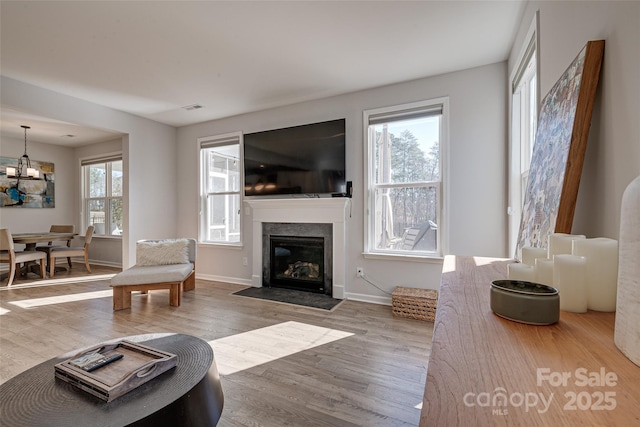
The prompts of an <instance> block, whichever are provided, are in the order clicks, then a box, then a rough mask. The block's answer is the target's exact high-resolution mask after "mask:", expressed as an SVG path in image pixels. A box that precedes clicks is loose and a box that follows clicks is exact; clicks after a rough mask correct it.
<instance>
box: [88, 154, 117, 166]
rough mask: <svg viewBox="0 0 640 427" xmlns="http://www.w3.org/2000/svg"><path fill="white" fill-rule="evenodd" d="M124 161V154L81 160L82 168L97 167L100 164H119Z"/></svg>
mask: <svg viewBox="0 0 640 427" xmlns="http://www.w3.org/2000/svg"><path fill="white" fill-rule="evenodd" d="M118 160H122V153H118V154H109V155H106V156H100V157H92V158H90V159H83V160H80V166H89V165H97V164H98V163H107V162H117V161H118Z"/></svg>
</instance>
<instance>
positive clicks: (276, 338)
mask: <svg viewBox="0 0 640 427" xmlns="http://www.w3.org/2000/svg"><path fill="white" fill-rule="evenodd" d="M92 270H93V274H91V275H90V276H86V270H85V269H84V266H83V265H82V264H75V265H74V268H73V269H72V271H71V273H58V274H56V277H55V279H56V281H57V282H62V283H61V284H55V285H51V286H36V285H37V284H38V281H37V280H34V281H25V280H24V279H23V280H18V281H17V282H14V285H15V286H17V287H16V288H13V287H12V288H11V289H6V286H3V287H1V288H0V289H1V290H0V382H5V381H7V380H8V379H9V378H11V377H13V376H15V375H17V374H19V373H20V372H22V371H24V370H26V369H29V368H30V367H32V366H34V365H37V364H39V363H40V362H43V361H45V360H48V359H50V358H52V357H55V356H57V355H60V354H63V353H67V352H69V351H71V350H74V349H77V348H82V347H85V346H89V345H92V344H96V343H99V342H101V341H105V340H108V339H113V338H118V337H124V336H128V335H137V334H144V333H152V332H176V333H185V334H190V335H194V336H197V337H199V338H202V339H204V340H206V341H208V342H209V343H210V344H211V345H212V347H213V349H214V353H215V354H216V360H217V364H218V367H219V369H220V371H221V382H222V388H223V392H224V397H225V405H224V411H223V414H222V419H221V420H220V423H219V424H218V425H219V426H273V427H281V426H305V427H307V426H341V427H342V426H367V427H373V426H385V427H386V426H417V425H418V423H419V419H420V406H419V405H420V404H421V402H422V397H423V393H424V385H425V379H426V370H427V362H428V358H429V351H430V347H431V336H432V331H433V324H432V323H429V322H423V321H419V320H412V319H404V318H397V317H393V316H392V314H391V307H388V306H380V305H375V304H367V303H361V302H355V301H344V302H342V303H341V304H340V305H339V306H338V307H337V308H336V309H334V311H332V312H327V311H324V310H318V309H310V308H304V307H300V306H291V305H286V304H280V303H275V302H268V301H262V300H257V299H252V298H246V297H240V296H235V295H231V293H233V292H235V291H237V290H240V289H242V288H244V287H243V286H240V285H233V284H228V283H219V282H211V281H204V280H199V279H198V280H196V289H195V291H192V292H186V293H184V295H183V299H182V305H181V306H180V307H170V306H169V296H168V291H152V292H151V293H150V295H146V296H144V295H140V294H134V295H133V298H132V299H133V301H132V308H131V309H130V310H122V311H118V312H114V311H113V310H112V298H111V288H110V287H109V278H108V276H106V277H105V276H104V275H109V274H113V273H114V272H116V271H117V270H116V269H111V268H106V267H100V266H92ZM96 278H97V279H96ZM65 280H66V281H70V282H69V283H64V281H65ZM5 283H6V282H5ZM40 283H43V282H40ZM296 336H298V337H300V339H296ZM316 344H319V345H316ZM289 347H291V348H289ZM286 349H288V350H286ZM285 350H286V351H285ZM234 351H235V352H236V353H235V354H234ZM247 354H249V356H247ZM263 355H264V356H266V359H265V360H264V361H261V356H263ZM247 358H248V359H249V361H251V360H254V359H255V362H254V363H260V364H257V365H253V366H252V365H251V364H249V365H242V366H239V365H240V362H239V361H240V359H242V360H245V359H247ZM234 367H235V368H234ZM52 374H53V373H52Z"/></svg>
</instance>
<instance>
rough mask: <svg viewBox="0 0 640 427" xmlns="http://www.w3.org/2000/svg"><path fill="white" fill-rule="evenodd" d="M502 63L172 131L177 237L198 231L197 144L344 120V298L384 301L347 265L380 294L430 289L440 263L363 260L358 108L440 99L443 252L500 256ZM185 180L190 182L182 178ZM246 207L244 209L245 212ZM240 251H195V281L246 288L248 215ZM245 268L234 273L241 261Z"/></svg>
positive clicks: (503, 170)
mask: <svg viewBox="0 0 640 427" xmlns="http://www.w3.org/2000/svg"><path fill="white" fill-rule="evenodd" d="M506 78H507V75H506V63H498V64H493V65H488V66H484V67H479V68H474V69H471V70H465V71H461V72H456V73H451V74H446V75H441V76H436V77H431V78H425V79H420V80H416V81H412V82H407V83H402V84H396V85H391V86H385V87H381V88H376V89H371V90H366V91H362V92H357V93H352V94H347V95H342V96H336V97H332V98H327V99H322V100H317V101H311V102H305V103H301V104H297V105H291V106H287V107H282V108H275V109H270V110H265V111H259V112H255V113H250V114H245V115H241V116H236V117H230V118H226V119H222V120H215V121H210V122H206V123H201V124H197V125H192V126H186V127H183V128H180V129H178V147H179V149H178V159H177V162H178V163H177V168H178V170H180V171H182V172H183V173H181V174H179V175H178V177H177V178H178V188H179V189H180V193H179V194H178V205H179V206H180V210H179V212H178V230H177V231H178V235H181V236H189V237H195V236H197V232H198V192H197V191H198V176H197V173H196V171H197V170H198V150H197V142H196V140H197V138H199V137H204V136H211V135H217V134H223V133H227V132H233V131H243V132H245V133H247V132H255V131H260V130H266V129H273V128H280V127H287V126H295V125H299V124H305V123H311V122H318V121H323V120H330V119H335V118H342V117H345V118H346V126H347V128H346V134H347V148H346V155H347V180H350V181H353V186H354V196H353V199H352V201H351V202H352V209H351V217H350V218H348V221H347V226H346V227H347V235H348V237H347V240H348V247H347V250H346V263H347V265H348V266H349V267H348V270H347V288H346V293H347V296H348V297H349V298H353V299H361V300H367V301H373V302H389V301H390V297H389V296H388V295H385V294H383V293H381V292H380V291H378V290H376V289H375V288H373V287H372V286H371V285H369V284H367V283H366V282H364V281H363V280H362V279H359V278H356V276H355V268H356V266H361V267H364V269H365V272H366V274H367V276H368V277H369V278H370V279H371V280H372V281H374V282H375V283H377V284H379V285H380V287H382V288H384V289H386V290H387V291H388V292H391V291H393V289H394V287H395V286H397V285H405V286H412V287H419V288H430V289H437V288H438V287H439V284H440V272H441V262H440V261H435V262H434V261H420V262H411V261H406V260H397V259H394V258H391V257H387V258H385V259H380V258H365V257H364V256H363V250H364V248H363V241H364V238H363V233H364V213H363V204H364V198H363V192H364V185H365V183H364V181H363V174H364V172H363V167H364V166H363V150H364V141H363V134H362V130H363V124H362V120H363V119H362V112H363V110H365V109H372V108H377V107H384V106H389V105H396V104H402V103H407V102H413V101H419V100H424V99H430V98H437V97H442V96H448V97H449V101H450V104H449V105H450V123H449V132H450V146H449V154H448V156H449V165H448V178H449V179H448V185H447V187H448V188H447V190H446V192H447V197H448V216H447V218H448V229H449V241H448V245H447V247H448V248H449V249H448V251H449V253H456V254H472V255H484V256H507V254H506V196H505V191H506V185H505V176H506V168H505V164H506V150H505V147H506V116H507V114H506V100H507V94H506V87H505V84H504V82H505V81H506ZM186 171H189V173H184V172H186ZM245 206H246V204H245ZM243 218H244V221H243V226H244V230H243V232H244V247H243V248H242V249H231V248H221V247H218V246H205V245H201V246H200V248H199V252H198V273H199V276H200V277H207V278H212V279H218V280H227V281H231V282H236V283H246V284H250V283H251V264H252V262H251V257H252V246H251V242H252V235H251V223H252V217H251V215H243ZM243 257H246V258H247V259H248V265H247V266H243V263H242V258H243Z"/></svg>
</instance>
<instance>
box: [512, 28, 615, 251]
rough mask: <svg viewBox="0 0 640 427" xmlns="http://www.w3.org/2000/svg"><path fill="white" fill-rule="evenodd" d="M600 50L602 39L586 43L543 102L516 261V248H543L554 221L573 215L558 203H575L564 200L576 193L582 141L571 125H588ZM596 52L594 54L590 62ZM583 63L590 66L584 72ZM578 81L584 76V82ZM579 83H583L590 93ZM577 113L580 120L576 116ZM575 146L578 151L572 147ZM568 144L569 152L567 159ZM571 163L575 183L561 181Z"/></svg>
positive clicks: (578, 131) (566, 222) (582, 154)
mask: <svg viewBox="0 0 640 427" xmlns="http://www.w3.org/2000/svg"><path fill="white" fill-rule="evenodd" d="M594 47H595V48H594ZM603 50H604V41H595V42H589V43H588V44H587V46H585V48H583V49H582V50H581V51H580V53H579V54H578V56H577V57H576V58H575V59H574V61H573V62H572V63H571V64H570V65H569V67H568V68H567V70H566V71H565V72H564V74H563V75H562V76H561V77H560V79H559V80H558V81H557V82H556V84H555V85H554V86H553V87H552V88H551V90H549V93H548V94H547V95H546V96H545V98H544V99H543V100H542V103H541V107H540V113H539V119H538V129H537V132H536V140H535V145H534V148H533V155H532V158H531V166H530V169H529V178H528V182H527V189H526V192H525V195H524V204H523V209H522V219H521V222H520V230H519V235H518V242H517V249H516V254H515V258H516V259H520V251H521V249H522V247H524V246H530V247H539V248H546V247H547V239H548V236H549V234H550V233H554V232H558V230H557V229H556V225H557V224H558V223H559V219H561V220H562V221H560V223H562V224H571V222H572V218H565V217H566V216H567V215H569V214H570V215H571V216H573V211H569V210H564V209H563V211H560V209H559V208H560V207H561V206H562V203H563V202H564V204H565V205H571V204H572V203H573V204H574V205H575V201H567V200H565V199H567V198H568V197H576V196H577V185H578V184H579V174H580V171H581V169H582V161H583V158H584V146H585V144H586V135H583V134H582V133H581V130H582V129H578V130H576V125H577V124H582V123H585V121H586V123H587V126H589V124H590V121H591V112H592V106H593V97H594V95H595V93H591V92H594V91H595V86H594V85H597V82H598V78H599V72H600V65H601V61H602V52H603ZM588 53H590V56H588ZM597 55H599V58H595V60H594V57H595V56H597ZM585 63H588V64H590V67H589V68H588V70H587V73H586V75H585ZM583 79H586V84H584V81H583ZM583 86H587V88H586V89H588V90H589V93H586V89H585V88H584V87H583ZM578 115H579V117H578V118H579V120H577V119H576V117H577V116H578ZM577 127H580V126H577ZM587 133H588V132H587ZM576 139H579V140H576ZM574 146H575V147H578V146H580V147H582V149H581V150H575V147H574ZM572 147H573V152H574V154H571V156H572V158H571V160H569V156H570V153H572ZM572 163H573V164H572ZM570 166H573V169H571V174H570V175H573V174H574V173H576V171H577V173H578V177H577V182H574V181H576V177H574V176H570V178H571V180H569V181H566V180H567V174H568V171H569V170H570ZM565 181H566V182H565ZM567 184H570V185H575V188H571V189H570V190H571V191H569V192H567V188H566V187H567ZM569 228H570V226H569Z"/></svg>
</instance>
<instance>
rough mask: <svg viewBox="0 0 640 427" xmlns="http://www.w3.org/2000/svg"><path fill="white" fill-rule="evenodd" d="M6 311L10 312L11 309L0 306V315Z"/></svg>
mask: <svg viewBox="0 0 640 427" xmlns="http://www.w3.org/2000/svg"><path fill="white" fill-rule="evenodd" d="M8 313H11V310H7V309H6V308H3V307H0V316H2V315H3V314H8Z"/></svg>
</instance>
